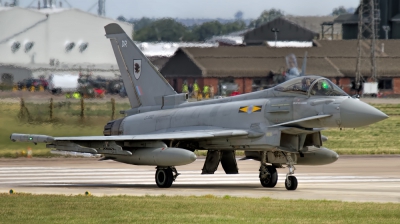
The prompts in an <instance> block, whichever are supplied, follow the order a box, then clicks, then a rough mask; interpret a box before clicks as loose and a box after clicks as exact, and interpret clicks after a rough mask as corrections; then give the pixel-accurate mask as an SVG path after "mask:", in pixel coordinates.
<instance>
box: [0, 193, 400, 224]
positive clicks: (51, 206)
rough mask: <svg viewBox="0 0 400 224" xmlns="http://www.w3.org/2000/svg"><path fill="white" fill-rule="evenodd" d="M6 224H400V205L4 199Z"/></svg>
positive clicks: (28, 196)
mask: <svg viewBox="0 0 400 224" xmlns="http://www.w3.org/2000/svg"><path fill="white" fill-rule="evenodd" d="M0 207H1V208H2V209H0V217H1V220H0V222H1V223H399V222H400V212H399V211H400V204H393V203H355V202H339V201H326V200H315V201H314V200H277V199H271V198H239V197H230V196H225V197H215V196H213V195H206V196H200V197H199V196H190V197H183V196H175V197H169V196H168V197H167V196H142V197H137V196H105V197H94V196H83V195H81V196H61V195H31V194H12V195H9V194H0Z"/></svg>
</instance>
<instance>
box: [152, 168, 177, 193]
mask: <svg viewBox="0 0 400 224" xmlns="http://www.w3.org/2000/svg"><path fill="white" fill-rule="evenodd" d="M155 179H156V184H157V186H158V187H159V188H169V187H171V185H172V182H173V181H174V178H173V174H172V169H171V168H169V167H168V168H167V169H157V171H156V175H155Z"/></svg>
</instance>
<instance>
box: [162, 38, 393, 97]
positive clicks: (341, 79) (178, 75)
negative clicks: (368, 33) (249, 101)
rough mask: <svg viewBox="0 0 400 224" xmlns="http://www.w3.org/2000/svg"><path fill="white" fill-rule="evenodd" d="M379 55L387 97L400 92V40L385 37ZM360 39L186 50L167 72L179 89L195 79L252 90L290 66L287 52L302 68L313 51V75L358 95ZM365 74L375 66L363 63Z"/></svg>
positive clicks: (174, 58) (264, 85)
mask: <svg viewBox="0 0 400 224" xmlns="http://www.w3.org/2000/svg"><path fill="white" fill-rule="evenodd" d="M379 46H380V48H379V52H378V53H377V54H378V55H377V64H378V67H377V70H378V79H379V89H380V91H381V92H382V93H383V94H384V95H399V94H400V67H399V63H398V58H399V56H400V51H398V47H399V46H400V40H380V41H379ZM356 49H357V41H356V40H336V41H329V40H320V41H316V40H314V41H313V47H308V48H293V47H282V48H275V47H269V46H246V47H216V48H180V49H179V50H178V51H177V52H176V53H175V55H174V56H172V57H171V59H170V60H169V61H168V62H167V63H166V64H165V65H164V67H163V68H162V69H161V73H162V74H163V75H164V76H165V78H166V79H167V80H168V81H169V82H170V84H171V85H172V86H173V87H174V88H175V89H176V90H177V91H179V92H180V91H182V90H181V88H182V84H183V83H184V82H185V81H186V82H187V83H188V84H190V83H194V82H195V81H196V82H197V83H198V84H199V85H200V86H203V85H213V86H214V94H218V93H219V92H218V87H221V85H222V84H223V83H234V84H237V86H239V92H241V93H248V92H251V91H255V90H259V89H264V88H268V87H271V86H272V85H273V76H274V75H276V74H282V73H283V72H284V71H285V70H286V69H287V68H286V61H285V56H287V55H289V54H291V53H293V54H295V55H296V57H297V63H298V67H299V68H300V67H301V65H302V61H303V56H304V53H305V52H306V51H307V52H308V61H307V74H309V75H320V76H324V77H327V78H329V79H331V80H332V81H333V82H334V83H336V84H337V85H339V86H341V87H342V88H343V89H344V90H345V91H346V92H347V93H349V94H353V93H355V91H354V90H352V88H353V87H354V80H355V69H356V63H357V50H356ZM363 63H364V64H363V65H362V66H363V68H364V69H362V75H363V77H364V78H365V80H368V77H371V71H370V65H369V64H368V63H369V62H367V60H364V61H363Z"/></svg>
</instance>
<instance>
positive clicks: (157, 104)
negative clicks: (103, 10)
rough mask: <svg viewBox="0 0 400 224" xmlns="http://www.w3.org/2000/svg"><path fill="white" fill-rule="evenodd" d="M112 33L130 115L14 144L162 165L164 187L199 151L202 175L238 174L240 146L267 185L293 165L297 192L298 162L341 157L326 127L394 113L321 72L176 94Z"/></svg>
mask: <svg viewBox="0 0 400 224" xmlns="http://www.w3.org/2000/svg"><path fill="white" fill-rule="evenodd" d="M105 31H106V37H107V38H108V39H110V41H111V45H112V48H113V50H114V54H115V57H116V59H117V62H118V66H119V69H120V71H121V75H122V78H123V82H124V85H125V87H126V92H127V95H128V97H129V102H130V104H131V107H132V108H131V109H129V110H127V111H125V115H126V116H125V117H124V118H121V119H118V120H113V121H110V122H108V123H107V124H106V125H105V127H104V132H103V133H104V136H79V137H52V136H46V135H36V134H16V133H14V134H12V135H11V137H10V138H11V140H12V141H14V142H15V141H16V142H33V143H46V144H47V145H46V147H48V148H53V149H56V150H61V151H74V152H84V153H93V154H103V155H104V159H112V160H115V161H118V162H122V163H128V164H133V165H147V166H155V167H156V173H155V182H156V184H157V186H158V187H161V188H168V187H170V186H171V185H172V183H173V182H174V181H175V180H176V178H177V177H178V175H179V173H178V172H177V170H176V167H177V166H180V165H186V164H189V163H192V162H193V161H195V160H196V155H195V153H194V151H195V150H197V149H201V150H208V153H207V156H206V159H205V162H204V165H203V169H202V174H213V173H214V172H215V171H216V170H217V167H218V165H219V164H220V163H221V165H222V167H223V169H224V171H225V172H226V173H227V174H237V173H238V167H237V162H236V158H235V151H236V150H243V151H244V153H245V155H246V157H245V159H254V160H258V161H260V169H259V171H260V173H259V174H260V175H259V178H260V182H261V185H262V186H263V187H267V188H272V187H275V185H276V183H277V181H278V174H277V168H283V167H287V168H288V170H289V171H288V173H287V175H286V181H285V187H286V189H287V190H295V189H296V188H297V179H296V177H295V176H294V171H295V165H324V164H329V163H333V162H335V161H336V160H337V159H338V157H339V156H338V154H337V153H336V152H334V151H332V150H330V149H327V148H325V147H323V142H324V141H325V140H326V139H327V138H326V137H325V136H322V135H321V130H323V129H326V128H357V127H361V126H365V125H369V124H372V123H375V122H378V121H381V120H384V119H386V118H388V116H387V115H386V114H384V113H382V112H381V111H379V110H377V109H376V108H374V107H372V106H370V105H368V104H366V103H363V102H361V101H360V100H358V99H355V98H352V97H350V96H349V95H347V94H346V93H345V92H344V91H343V90H342V89H340V88H339V87H338V86H336V85H335V84H334V83H332V82H331V81H330V80H328V79H326V78H323V77H319V76H299V77H295V78H293V79H290V80H288V81H286V82H284V83H281V84H279V85H277V86H275V87H273V88H271V89H266V90H262V91H258V92H252V93H247V94H242V95H238V96H233V97H227V98H222V99H213V100H205V101H199V102H188V101H187V99H188V96H187V94H186V93H181V94H178V93H176V92H175V91H174V89H173V88H172V87H171V86H170V85H169V84H168V82H167V81H166V80H165V79H164V78H163V76H162V75H161V74H160V73H159V72H158V71H157V70H156V69H155V67H154V66H153V65H152V64H151V63H150V61H149V60H148V59H147V58H146V57H145V56H144V55H143V53H142V52H141V51H140V50H139V49H138V47H137V46H136V45H135V44H134V42H133V41H132V40H131V39H130V38H129V37H128V35H126V33H125V32H124V31H123V30H122V28H121V27H120V26H119V25H117V24H115V23H112V24H109V25H107V26H105ZM304 68H305V66H303V69H304ZM304 70H305V69H304ZM302 73H303V74H305V71H303V72H302Z"/></svg>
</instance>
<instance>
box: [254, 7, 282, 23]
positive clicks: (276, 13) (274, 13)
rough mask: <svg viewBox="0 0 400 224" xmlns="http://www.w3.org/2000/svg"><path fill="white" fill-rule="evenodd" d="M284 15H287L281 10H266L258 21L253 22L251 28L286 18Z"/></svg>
mask: <svg viewBox="0 0 400 224" xmlns="http://www.w3.org/2000/svg"><path fill="white" fill-rule="evenodd" d="M284 14H285V13H284V12H283V11H282V10H279V9H274V8H272V9H270V10H264V11H263V12H262V13H261V15H260V16H259V17H258V18H257V19H256V20H253V21H251V23H250V24H249V27H259V26H261V25H262V24H264V23H267V22H269V21H272V20H274V19H276V18H278V17H281V16H284Z"/></svg>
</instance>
